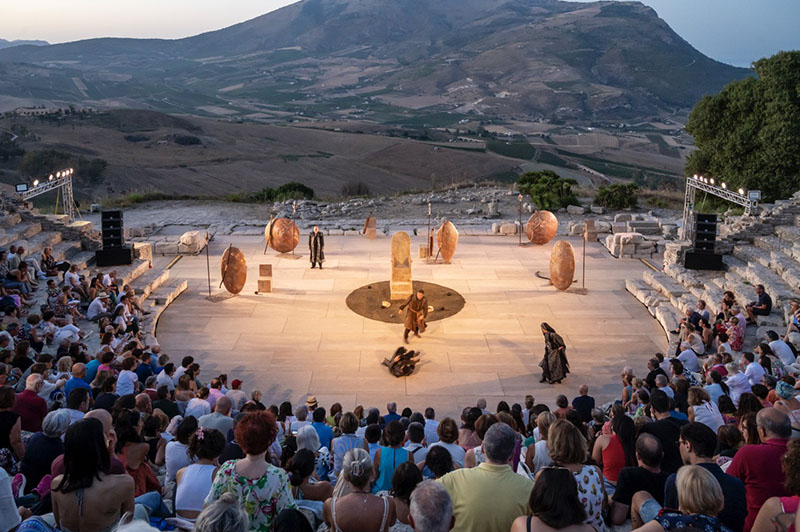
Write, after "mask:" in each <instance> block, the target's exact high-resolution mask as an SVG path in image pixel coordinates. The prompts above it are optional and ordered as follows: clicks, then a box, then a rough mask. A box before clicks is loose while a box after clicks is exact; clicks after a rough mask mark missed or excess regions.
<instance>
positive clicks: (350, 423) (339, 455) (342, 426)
mask: <svg viewBox="0 0 800 532" xmlns="http://www.w3.org/2000/svg"><path fill="white" fill-rule="evenodd" d="M357 429H358V419H357V418H356V416H355V414H353V413H352V412H345V413H344V414H342V417H340V418H339V430H341V431H342V435H341V436H339V437H338V438H334V439H333V441H332V442H331V451H332V452H333V473H334V475H337V476H338V475H339V473H340V472H341V470H342V460H344V455H345V454H347V451H349V450H350V449H356V448H363V447H364V438H362V437H360V436H356V434H355V433H356V430H357Z"/></svg>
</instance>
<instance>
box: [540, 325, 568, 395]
mask: <svg viewBox="0 0 800 532" xmlns="http://www.w3.org/2000/svg"><path fill="white" fill-rule="evenodd" d="M542 334H544V358H543V359H542V361H541V362H540V363H539V365H540V366H541V367H542V380H541V381H539V382H545V381H546V382H548V383H550V384H555V383H559V382H561V380H562V379H564V378H565V377H566V376H567V373H569V361H567V355H566V350H567V346H566V345H565V344H564V339H563V338H561V336H559V334H558V333H557V332H556V331H555V329H553V328H552V327H550V325H548V324H547V323H542Z"/></svg>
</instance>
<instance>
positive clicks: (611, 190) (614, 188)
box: [594, 183, 639, 210]
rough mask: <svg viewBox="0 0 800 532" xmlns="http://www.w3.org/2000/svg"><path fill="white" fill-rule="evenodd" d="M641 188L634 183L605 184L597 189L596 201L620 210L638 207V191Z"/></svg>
mask: <svg viewBox="0 0 800 532" xmlns="http://www.w3.org/2000/svg"><path fill="white" fill-rule="evenodd" d="M638 189H639V187H637V186H636V185H634V184H633V183H614V184H611V185H603V186H601V187H600V188H599V189H597V195H596V196H595V198H594V202H595V203H596V204H598V205H602V206H603V207H605V208H607V209H611V210H620V209H627V208H633V207H636V191H637V190H638Z"/></svg>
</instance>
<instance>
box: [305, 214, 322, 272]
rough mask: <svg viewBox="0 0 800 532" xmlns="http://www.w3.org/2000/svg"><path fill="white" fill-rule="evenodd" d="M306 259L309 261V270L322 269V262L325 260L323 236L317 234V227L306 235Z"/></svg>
mask: <svg viewBox="0 0 800 532" xmlns="http://www.w3.org/2000/svg"><path fill="white" fill-rule="evenodd" d="M308 251H309V253H308V258H309V259H310V260H311V269H312V270H313V269H314V268H316V267H317V264H319V269H320V270H321V269H322V262H323V261H324V260H325V236H324V235H323V234H322V233H320V232H319V227H317V226H316V225H315V226H314V230H313V231H312V232H311V233H309V235H308Z"/></svg>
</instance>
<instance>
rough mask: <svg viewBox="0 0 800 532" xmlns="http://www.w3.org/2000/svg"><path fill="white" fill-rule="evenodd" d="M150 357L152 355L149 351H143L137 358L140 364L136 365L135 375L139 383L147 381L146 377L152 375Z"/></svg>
mask: <svg viewBox="0 0 800 532" xmlns="http://www.w3.org/2000/svg"><path fill="white" fill-rule="evenodd" d="M152 358H153V355H152V354H151V353H150V352H144V353H142V356H141V358H140V359H139V360H140V361H141V364H139V365H138V366H136V377H137V378H138V379H139V382H141V383H145V382H147V378H148V377H150V376H151V375H153V366H152V365H150V362H151V359H152Z"/></svg>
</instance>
